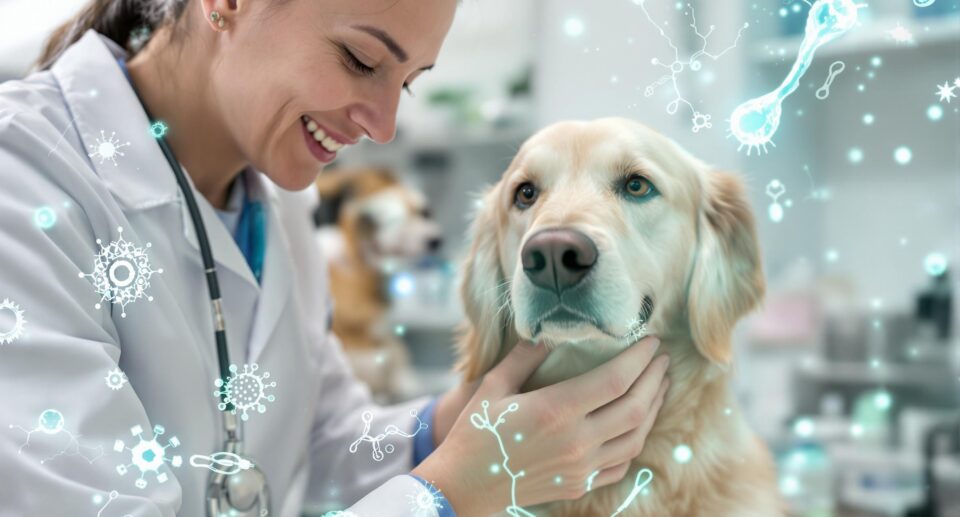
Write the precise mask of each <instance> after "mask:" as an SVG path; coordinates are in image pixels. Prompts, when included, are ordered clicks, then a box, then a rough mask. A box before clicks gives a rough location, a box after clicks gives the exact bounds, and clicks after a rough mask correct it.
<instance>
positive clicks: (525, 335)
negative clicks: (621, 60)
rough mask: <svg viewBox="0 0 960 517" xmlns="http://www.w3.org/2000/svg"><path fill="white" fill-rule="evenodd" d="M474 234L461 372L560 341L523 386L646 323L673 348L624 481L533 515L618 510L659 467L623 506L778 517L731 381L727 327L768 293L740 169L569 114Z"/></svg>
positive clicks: (641, 131)
mask: <svg viewBox="0 0 960 517" xmlns="http://www.w3.org/2000/svg"><path fill="white" fill-rule="evenodd" d="M472 239H473V241H472V245H471V248H470V251H469V253H468V255H467V258H466V262H465V265H464V269H463V274H464V277H463V284H462V293H461V294H462V296H463V299H464V307H465V310H466V312H467V315H468V322H467V327H466V331H465V333H464V336H463V338H462V339H461V341H460V362H459V364H458V369H459V370H460V371H461V372H462V373H463V374H464V377H465V379H466V380H467V381H471V380H474V379H476V378H478V377H479V376H481V375H482V374H484V373H485V372H486V371H488V370H489V369H490V368H491V367H493V366H494V365H495V364H496V363H497V362H498V361H499V360H500V359H501V358H502V357H503V356H504V354H506V352H507V351H508V350H509V348H510V347H512V346H513V345H514V343H516V342H517V340H518V339H521V338H522V339H527V340H531V341H537V342H543V343H546V345H547V346H550V347H553V348H554V350H553V351H552V352H551V353H550V355H549V356H548V357H547V359H546V361H545V362H544V363H543V365H542V366H541V367H540V368H539V369H538V370H537V371H536V372H535V373H534V374H533V376H532V377H531V378H530V380H529V381H528V382H527V384H526V385H525V386H524V390H533V389H536V388H539V387H542V386H546V385H549V384H552V383H556V382H558V381H561V380H564V379H567V378H570V377H573V376H576V375H578V374H580V373H583V372H584V371H587V370H589V369H591V368H593V367H595V366H597V365H599V364H601V363H603V362H604V361H607V360H608V359H610V358H611V357H613V356H615V355H616V354H617V353H618V352H620V351H622V350H623V349H624V347H627V346H630V345H631V344H632V343H633V342H635V341H636V340H637V339H638V337H639V336H640V335H642V334H644V333H650V334H655V335H657V336H659V337H660V339H661V345H660V351H661V352H663V353H666V354H669V355H670V357H671V362H670V368H669V370H668V376H669V378H670V381H671V387H670V390H669V392H668V394H667V397H666V399H665V401H664V404H663V407H662V409H661V411H660V414H659V417H658V419H657V420H656V423H655V425H654V426H653V428H652V430H651V432H650V434H649V435H648V437H647V439H646V442H645V445H644V448H643V452H642V453H641V454H640V456H639V457H637V458H636V459H635V460H634V461H633V462H632V463H631V468H630V470H629V471H628V473H627V475H626V476H625V477H624V478H623V480H622V481H621V482H619V483H616V484H613V485H610V486H606V487H601V488H596V489H593V490H591V491H589V492H587V494H586V495H585V496H584V497H583V498H581V499H579V500H576V501H565V502H558V503H552V504H549V505H542V506H539V507H536V508H530V509H529V510H531V511H533V512H534V513H535V514H537V515H549V516H558V517H566V516H570V517H574V516H576V517H584V516H609V515H611V514H612V513H614V511H615V510H616V509H617V507H618V506H619V505H620V504H621V503H623V502H624V500H625V499H626V498H627V496H628V494H629V492H630V491H631V489H632V488H633V481H634V478H635V477H636V474H637V472H638V470H640V469H642V468H649V469H650V470H651V471H653V473H654V478H653V481H652V483H651V484H650V485H649V486H648V489H647V490H645V491H644V494H643V495H640V496H639V497H637V499H636V500H635V501H634V503H633V504H632V505H631V506H630V507H629V508H628V509H626V510H625V511H624V512H623V513H622V515H638V516H640V515H642V516H658V517H659V516H711V517H713V516H736V517H746V516H772V515H783V514H784V509H783V505H782V503H781V499H780V496H779V494H778V490H777V483H776V469H775V467H774V464H773V461H772V459H771V458H770V454H769V452H768V451H767V450H766V448H765V446H764V445H763V444H762V442H761V441H760V440H759V439H758V438H757V437H755V436H754V435H753V433H752V432H751V431H750V429H749V428H748V427H747V425H746V423H745V421H744V419H743V418H742V417H741V415H740V413H739V412H738V411H737V409H736V407H735V403H734V400H733V397H732V396H731V394H730V393H729V392H728V387H727V384H728V383H727V381H728V375H729V363H730V360H731V355H732V354H731V345H730V337H731V331H732V329H733V327H734V324H735V323H736V322H737V320H738V319H739V318H740V317H741V316H743V315H744V314H745V313H747V312H748V311H750V310H751V309H752V308H754V306H756V305H757V304H758V303H759V301H760V300H761V298H762V297H763V294H764V289H765V283H764V277H763V271H762V267H761V262H760V253H759V248H758V243H757V237H756V228H755V223H754V219H753V215H752V214H751V211H750V208H749V206H748V203H747V199H746V198H745V196H744V193H743V187H742V185H741V181H740V179H739V178H738V177H737V176H734V175H731V174H728V173H723V172H719V171H715V170H711V169H710V168H709V167H707V166H706V165H705V164H704V163H702V162H701V161H699V160H697V159H696V158H694V157H693V156H691V155H690V154H688V153H687V152H685V151H684V150H683V149H681V148H680V147H679V146H678V145H677V144H675V143H674V142H672V141H670V140H669V139H667V138H665V137H664V136H662V135H660V134H658V133H657V132H655V131H653V130H651V129H649V128H647V127H645V126H643V125H641V124H639V123H636V122H633V121H630V120H626V119H620V118H605V119H599V120H595V121H590V122H563V123H559V124H555V125H553V126H550V127H548V128H546V129H544V130H542V131H540V132H539V133H537V134H535V135H534V136H532V137H531V138H530V139H529V140H527V141H526V142H525V143H524V144H523V146H522V147H521V148H520V150H519V152H518V154H517V155H516V157H515V158H514V160H513V162H512V163H511V165H510V167H509V168H508V169H507V171H506V172H505V173H504V175H503V177H502V179H501V180H500V181H499V183H497V184H496V185H495V186H493V187H492V188H491V189H490V190H489V191H488V192H487V193H486V194H485V196H484V197H483V199H482V200H481V205H480V208H479V211H478V214H477V218H476V220H475V221H474V223H473V226H472ZM684 445H685V446H686V447H689V449H687V448H685V447H682V446H684ZM678 447H680V449H678ZM676 450H680V451H682V452H687V451H689V452H692V455H690V456H689V459H688V458H686V457H683V455H678V456H677V457H676V458H675V454H674V452H675V451H676ZM684 460H687V461H684ZM518 467H520V468H522V465H521V466H518ZM517 490H518V492H519V493H522V492H523V480H522V478H521V479H520V481H519V482H518V486H517Z"/></svg>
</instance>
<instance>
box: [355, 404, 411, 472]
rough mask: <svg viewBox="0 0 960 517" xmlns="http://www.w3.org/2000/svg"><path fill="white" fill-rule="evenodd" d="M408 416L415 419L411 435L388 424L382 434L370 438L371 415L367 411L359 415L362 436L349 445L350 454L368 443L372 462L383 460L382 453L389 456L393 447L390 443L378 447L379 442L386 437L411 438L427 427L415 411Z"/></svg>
mask: <svg viewBox="0 0 960 517" xmlns="http://www.w3.org/2000/svg"><path fill="white" fill-rule="evenodd" d="M410 416H412V417H413V418H416V419H417V430H416V431H414V432H413V433H412V434H411V433H407V432H404V431H401V430H400V428H399V427H397V426H395V425H393V424H389V425H388V426H387V427H385V428H384V430H383V432H382V433H380V434H378V435H376V436H370V424H371V422H373V413H371V412H369V411H364V412H363V413H362V414H361V415H360V419H361V420H363V436H361V437H360V438H357V439H356V440H354V442H353V443H351V444H350V452H351V453H356V452H357V448H359V447H360V444H361V443H363V442H370V446H371V447H372V448H373V459H374V461H381V460H383V458H384V454H383V453H384V452H386V453H387V454H390V453H392V452H393V450H394V446H393V444H392V443H388V444H386V445H384V446H383V447H382V448H381V447H380V442H382V441H383V440H384V439H385V438H386V437H388V436H401V437H403V438H413V437H414V436H416V435H417V434H418V433H419V432H420V431H423V430H424V429H426V428H427V427H429V426H428V425H427V424H426V422H424V421H423V420H420V417H418V416H417V411H416V410H415V409H414V410H411V411H410Z"/></svg>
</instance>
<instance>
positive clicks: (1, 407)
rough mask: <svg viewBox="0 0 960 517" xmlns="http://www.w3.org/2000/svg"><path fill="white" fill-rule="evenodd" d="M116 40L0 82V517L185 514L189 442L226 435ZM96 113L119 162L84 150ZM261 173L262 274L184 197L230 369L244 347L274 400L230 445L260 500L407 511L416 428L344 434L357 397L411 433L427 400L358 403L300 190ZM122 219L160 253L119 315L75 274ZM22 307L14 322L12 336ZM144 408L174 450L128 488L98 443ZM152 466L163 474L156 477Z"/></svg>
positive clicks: (88, 265) (186, 274)
mask: <svg viewBox="0 0 960 517" xmlns="http://www.w3.org/2000/svg"><path fill="white" fill-rule="evenodd" d="M119 52H122V49H120V48H119V47H118V46H116V45H115V44H113V43H112V42H111V41H109V40H108V39H106V38H104V37H102V36H100V35H99V34H97V33H95V32H92V31H91V32H88V33H87V34H86V35H84V36H83V38H82V39H81V40H80V41H78V42H77V43H76V44H74V45H73V46H71V47H70V48H69V49H68V50H67V51H66V53H65V54H64V55H63V56H62V57H61V58H60V60H59V61H58V62H57V63H56V64H55V65H54V66H53V68H52V70H51V71H48V72H42V73H37V74H33V75H31V76H30V77H28V78H26V79H25V80H23V81H11V82H7V83H4V84H2V85H0V221H2V222H0V301H3V300H4V299H7V300H8V301H9V302H10V303H14V304H16V307H17V308H18V309H19V311H20V312H21V313H22V318H17V317H16V316H15V315H16V314H17V312H18V311H17V310H16V309H12V308H10V307H9V306H8V308H7V309H6V310H5V311H0V333H3V334H0V336H5V337H6V339H5V340H4V341H0V515H2V516H25V515H37V516H40V515H42V516H55V515H101V514H99V513H98V512H99V511H101V510H102V516H103V517H106V516H122V515H132V516H134V517H139V516H156V515H163V516H172V515H174V514H177V515H185V516H200V515H203V513H204V490H205V486H206V482H207V478H208V474H209V471H208V470H206V469H205V468H198V467H194V466H191V465H190V463H189V461H188V459H189V458H190V457H191V456H192V455H194V454H205V455H210V454H213V453H214V452H216V451H220V450H221V447H222V443H223V439H224V436H223V430H222V428H221V417H220V414H219V411H218V409H217V403H218V398H217V397H216V396H215V395H214V392H215V391H216V390H217V388H216V387H215V386H214V381H215V379H216V378H217V377H218V370H217V355H216V349H215V345H214V339H213V321H212V317H211V309H210V301H209V295H208V291H207V287H206V283H205V281H204V275H203V267H202V264H201V259H200V252H199V248H198V246H197V241H196V237H195V235H194V230H193V226H192V223H191V220H190V218H189V216H188V213H187V210H186V208H185V205H184V204H183V202H182V196H181V193H180V192H179V190H178V189H177V186H176V183H175V178H174V175H173V172H172V171H171V170H170V166H169V165H168V163H167V161H166V160H165V159H164V157H163V155H162V152H161V150H160V148H159V147H158V145H157V143H156V142H155V141H154V140H153V138H152V136H151V134H150V131H149V127H150V121H148V119H147V117H146V114H145V113H144V111H143V109H142V107H141V105H140V104H139V102H138V101H137V98H136V96H135V94H134V92H133V90H132V89H131V88H130V85H129V83H128V82H127V80H126V78H125V77H124V75H123V73H122V71H121V69H120V68H119V66H118V64H117V62H116V55H119V54H118V53H119ZM172 130H173V131H175V130H176V128H173V129H172ZM101 131H103V133H102V134H103V135H104V136H106V137H107V138H108V139H109V138H110V137H111V135H114V137H113V138H114V139H115V141H116V142H117V143H118V144H120V145H121V147H119V151H120V153H122V155H119V154H118V155H117V156H116V165H114V163H113V162H112V161H111V160H110V159H106V160H103V161H101V158H100V156H99V154H97V153H96V152H95V151H96V150H97V149H98V147H97V146H98V139H100V140H102V139H103V138H102V136H101ZM127 142H129V145H126V144H127ZM90 154H94V155H95V156H93V157H90V156H89V155H90ZM258 176H259V175H258ZM260 181H261V187H262V195H263V196H264V197H265V198H266V199H267V200H268V201H269V202H268V203H266V204H267V214H268V215H267V217H268V221H269V222H268V226H267V251H266V259H265V264H264V268H263V284H262V287H261V286H259V285H258V284H257V282H256V281H255V280H254V278H253V276H252V274H251V272H250V269H249V268H248V266H247V265H246V262H245V260H244V258H243V256H242V254H241V253H240V251H239V249H238V247H237V246H236V244H235V243H234V240H233V238H232V236H231V235H230V234H229V232H228V230H227V229H226V228H225V227H224V225H223V223H222V222H221V221H220V219H219V218H218V217H217V215H216V212H215V211H214V209H213V208H212V207H211V206H210V205H209V204H208V203H207V202H206V200H205V199H204V198H203V196H201V195H199V194H197V195H196V197H197V200H198V202H199V203H200V209H201V212H202V215H203V219H204V222H205V223H206V226H207V231H208V233H209V234H210V241H211V243H212V247H213V251H214V255H215V257H216V260H217V267H218V272H219V277H220V288H221V291H222V293H223V305H224V311H225V317H226V327H227V336H228V339H229V343H230V351H229V352H230V359H231V362H233V363H236V364H238V365H241V370H242V365H243V364H248V363H257V364H258V365H259V368H260V369H259V371H258V374H263V373H264V372H269V374H270V377H269V379H268V382H269V381H272V382H276V387H274V388H269V389H268V390H267V392H266V393H267V394H272V395H274V396H275V400H274V401H272V402H269V401H265V402H264V405H265V406H266V412H265V413H263V414H261V413H257V412H254V413H253V414H252V415H251V416H250V419H249V421H248V422H246V424H245V429H244V436H245V447H246V456H248V457H249V458H250V459H251V460H252V461H253V462H254V463H255V464H257V465H259V466H260V468H262V469H263V470H264V472H265V473H266V475H267V477H268V479H269V483H270V490H271V492H272V498H273V511H274V515H282V516H284V517H292V516H296V515H299V514H300V511H301V509H302V508H303V507H304V505H305V504H307V505H310V504H311V503H316V504H319V503H328V504H330V503H334V504H333V505H331V506H335V507H339V508H344V507H345V506H347V505H348V504H351V503H353V502H355V501H357V500H358V499H360V498H363V500H362V501H360V502H359V503H357V504H356V505H354V506H353V507H351V508H350V510H351V511H353V512H354V513H356V514H358V515H363V516H371V517H381V516H394V515H408V514H409V513H410V503H409V501H410V498H409V496H412V495H415V494H417V493H418V492H419V491H420V490H423V487H422V486H421V485H420V483H419V482H418V481H417V480H415V479H414V478H412V477H410V476H408V475H404V473H405V472H408V471H409V470H410V469H411V468H412V466H413V465H412V463H413V458H412V440H410V439H407V438H398V439H393V438H396V437H392V438H388V439H387V441H388V442H389V443H392V444H393V445H394V447H395V449H394V451H393V452H392V453H391V454H387V455H386V457H385V458H384V459H383V460H382V461H374V459H373V457H372V454H371V448H370V444H369V443H361V446H360V448H359V450H358V452H357V453H356V454H351V453H350V452H349V451H348V447H349V445H350V443H351V442H352V441H353V440H355V439H357V438H359V437H360V436H361V432H362V428H363V422H362V421H361V413H362V412H363V411H364V410H371V411H373V412H374V415H375V418H374V420H373V424H372V426H371V428H370V433H371V434H376V433H382V432H383V430H384V428H385V426H387V425H388V424H394V425H396V426H398V427H399V428H400V429H402V430H406V431H408V432H409V431H410V430H412V428H413V427H414V426H415V423H416V421H415V419H414V418H413V417H412V416H411V414H410V412H411V410H416V409H420V408H421V407H422V406H423V405H424V404H425V402H426V401H425V400H422V399H421V400H416V401H412V402H410V403H407V404H401V405H398V406H392V407H388V408H378V407H376V406H374V405H373V403H372V402H371V399H370V396H369V392H368V391H367V390H366V388H365V387H364V386H362V385H361V384H360V383H358V381H357V380H355V378H354V377H353V376H352V374H351V373H350V370H349V367H348V365H347V362H346V361H345V359H344V356H343V353H342V351H341V349H340V346H339V343H338V342H337V340H336V339H335V338H334V336H333V335H332V334H331V333H330V331H329V329H328V326H327V322H328V317H329V307H330V300H329V298H328V289H327V285H326V268H325V266H324V261H323V258H322V257H321V255H320V253H319V250H318V249H316V247H315V243H316V239H315V238H314V237H313V236H312V235H311V232H312V228H311V224H310V221H311V219H310V210H311V209H312V208H313V204H314V197H313V196H314V194H313V193H312V192H302V193H289V192H283V191H281V190H279V189H278V188H276V187H274V186H272V185H269V184H268V183H267V181H266V180H264V179H261V180H260ZM41 207H47V208H49V209H50V210H52V211H53V212H54V213H55V216H56V222H55V224H53V226H52V227H49V228H46V229H44V228H42V227H41V226H39V225H38V224H37V222H36V221H35V216H36V211H37V210H38V209H39V208H41ZM46 214H47V215H49V212H46ZM41 217H42V214H41ZM42 222H43V225H44V226H46V225H48V222H49V219H46V220H44V221H42ZM119 227H122V228H123V232H122V238H123V239H124V240H125V241H127V242H129V243H131V244H133V245H135V246H137V247H142V248H143V250H145V252H146V253H147V256H148V259H149V264H150V267H151V268H153V269H154V270H159V269H161V268H162V270H163V272H162V273H159V272H158V273H154V274H153V275H152V276H151V277H150V278H149V284H150V285H149V287H147V288H146V290H145V293H144V294H145V295H146V296H150V297H152V300H148V299H147V298H139V299H136V300H134V301H133V302H131V303H128V304H127V305H126V307H125V308H124V309H123V311H124V312H126V317H121V306H120V305H119V304H111V303H110V302H109V301H108V300H107V301H104V302H103V303H102V307H101V308H100V309H97V308H95V304H97V303H98V301H100V295H98V294H97V293H96V292H95V288H94V285H93V283H92V281H91V278H89V277H80V274H81V273H90V272H92V271H93V269H94V262H95V257H96V256H97V254H98V252H99V251H100V247H99V246H98V244H97V240H98V239H100V240H101V241H102V244H103V245H104V246H106V245H108V244H109V243H110V242H112V241H117V240H118V239H119V238H120V237H121V233H119V231H118V228H119ZM148 243H149V245H150V247H149V248H147V247H146V246H147V245H148ZM8 305H9V304H8ZM3 317H5V319H3ZM18 319H20V320H21V321H24V322H25V323H24V324H23V326H22V331H23V332H22V333H16V334H19V335H11V334H9V333H8V332H9V330H10V329H12V328H14V323H15V322H16V321H17V320H18ZM118 366H119V368H120V369H121V370H122V371H123V372H125V374H126V377H127V378H128V379H129V383H128V384H126V385H124V386H123V387H122V388H120V389H119V390H113V389H111V388H110V387H108V386H107V383H106V381H105V377H106V376H107V373H108V372H109V371H110V370H111V369H113V368H116V367H118ZM46 409H56V410H57V411H59V412H60V414H62V415H63V420H62V421H63V429H62V430H61V431H60V432H56V433H54V434H47V433H45V432H44V431H43V430H42V429H41V430H40V431H39V432H33V433H30V434H28V431H30V430H34V429H37V428H38V427H39V425H38V417H39V416H40V415H41V413H42V412H43V411H44V410H46ZM157 424H159V425H162V426H163V427H164V428H165V430H166V433H165V434H164V435H163V436H160V437H158V442H159V443H160V444H162V445H164V444H168V443H169V440H170V439H171V437H173V436H176V437H177V438H178V439H179V442H180V446H179V447H176V448H172V447H171V448H168V449H166V455H167V457H168V459H170V458H172V456H173V455H180V456H182V458H183V465H182V466H180V467H178V468H175V467H173V466H172V465H170V464H165V465H164V466H163V467H161V469H160V471H159V472H158V473H152V472H146V473H145V474H144V476H143V478H144V480H145V481H146V482H147V486H146V487H145V488H143V489H139V488H136V487H135V486H134V482H135V480H136V479H137V478H138V477H140V470H139V469H138V468H137V467H136V466H134V465H131V463H132V462H131V452H130V451H129V450H124V451H123V452H122V453H118V452H114V444H115V442H116V441H117V440H121V441H123V442H124V444H125V445H126V446H127V447H133V446H134V445H136V444H137V443H138V442H139V440H138V439H137V438H136V437H134V436H131V427H133V426H135V425H139V426H141V427H142V428H143V429H144V433H143V435H142V437H143V438H144V439H146V440H149V439H150V438H151V437H152V436H153V432H152V428H153V426H154V425H157ZM16 426H19V427H16ZM47 428H48V429H50V428H51V424H50V423H47ZM51 430H53V429H51ZM28 439H29V441H27V440H28ZM385 443H386V442H385ZM97 447H100V448H102V455H99V454H98V449H97ZM60 452H62V454H58V453H60ZM51 457H52V459H51ZM41 460H46V461H43V462H42V463H41ZM124 464H126V465H129V466H130V467H129V469H130V470H129V471H128V472H127V473H126V474H125V475H121V474H119V473H118V471H117V470H116V467H117V466H118V465H124ZM156 474H166V475H167V476H168V478H169V479H168V480H167V481H166V482H165V483H160V482H158V480H157V475H156ZM112 490H116V491H117V492H118V495H119V496H118V497H117V498H116V499H110V498H109V495H108V494H109V493H110V492H111V491H112ZM365 494H368V495H367V497H364V495H365ZM98 496H99V498H98ZM105 503H109V504H107V505H106V506H105ZM336 503H339V505H337V504H336ZM431 513H434V512H432V511H431Z"/></svg>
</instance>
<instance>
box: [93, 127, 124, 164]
mask: <svg viewBox="0 0 960 517" xmlns="http://www.w3.org/2000/svg"><path fill="white" fill-rule="evenodd" d="M116 134H117V132H116V131H114V132H112V133H110V136H109V137H107V136H106V135H105V134H104V132H103V130H102V129H101V130H100V137H99V138H97V142H96V143H95V144H90V145H89V146H88V147H90V150H91V151H92V152H91V153H89V154H88V155H87V156H89V157H91V158H100V163H103V162H105V161H106V160H110V161H111V162H113V165H114V167H116V165H117V156H123V151H121V150H120V149H122V148H124V147H127V146H129V145H130V142H127V143H123V144H121V143H120V141H119V140H117V139H116V138H115V136H116Z"/></svg>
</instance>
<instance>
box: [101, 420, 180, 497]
mask: <svg viewBox="0 0 960 517" xmlns="http://www.w3.org/2000/svg"><path fill="white" fill-rule="evenodd" d="M164 433H166V429H164V427H163V426H162V425H155V426H153V438H151V439H149V440H146V439H144V438H143V428H142V427H140V426H139V425H135V426H133V427H131V428H130V435H131V436H136V437H137V438H138V439H139V440H140V441H139V442H138V443H137V444H136V445H134V446H133V447H127V446H126V444H124V443H123V440H117V441H116V442H114V444H113V450H114V451H116V452H123V451H124V450H128V451H130V463H129V464H126V465H117V473H118V474H120V475H121V476H124V475H126V474H127V471H128V470H129V469H130V467H136V468H137V469H138V470H139V471H140V477H139V478H137V480H136V482H134V485H135V486H136V487H137V488H141V489H142V488H145V487H146V486H147V480H146V479H144V476H145V475H146V474H147V472H153V474H154V475H155V476H156V478H157V482H158V483H166V481H167V479H169V477H168V476H167V473H166V472H160V467H163V465H164V463H169V464H170V465H172V466H174V467H179V466H180V465H182V464H183V458H181V457H180V456H172V457H167V449H169V448H177V447H179V446H180V440H179V439H177V437H176V436H171V437H170V439H169V440H168V441H167V445H160V444H159V443H158V442H157V438H159V437H160V436H163V434H164Z"/></svg>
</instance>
